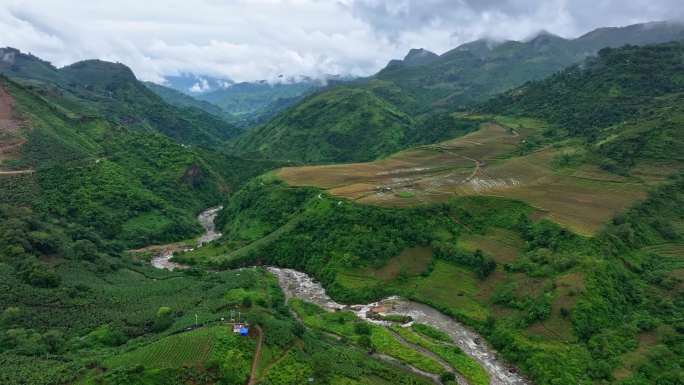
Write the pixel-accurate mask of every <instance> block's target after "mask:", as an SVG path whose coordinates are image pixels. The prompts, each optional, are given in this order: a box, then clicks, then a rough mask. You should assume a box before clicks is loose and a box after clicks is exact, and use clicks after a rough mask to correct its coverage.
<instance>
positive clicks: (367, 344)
mask: <svg viewBox="0 0 684 385" xmlns="http://www.w3.org/2000/svg"><path fill="white" fill-rule="evenodd" d="M358 342H359V346H361V347H362V348H364V349H366V350H367V351H368V353H373V352H375V346H373V341H372V340H371V338H370V336H368V335H362V336H361V337H359V340H358Z"/></svg>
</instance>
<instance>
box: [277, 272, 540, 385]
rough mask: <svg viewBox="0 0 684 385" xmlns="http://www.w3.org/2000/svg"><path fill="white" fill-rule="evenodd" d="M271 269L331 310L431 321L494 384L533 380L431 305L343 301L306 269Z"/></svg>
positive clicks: (289, 294)
mask: <svg viewBox="0 0 684 385" xmlns="http://www.w3.org/2000/svg"><path fill="white" fill-rule="evenodd" d="M268 271H270V272H271V273H272V274H274V275H275V276H277V277H278V282H279V283H280V287H281V288H282V289H283V291H284V292H285V296H286V298H299V299H302V300H305V301H308V302H312V303H315V304H316V305H318V306H321V307H322V308H324V309H326V310H329V311H335V310H340V309H344V310H350V311H353V312H354V313H356V315H357V316H358V317H359V318H362V319H364V320H366V321H368V322H373V323H379V324H386V322H385V321H377V320H373V319H369V318H368V317H367V316H366V314H367V312H368V310H370V309H382V314H386V315H408V316H410V317H411V318H412V319H413V320H414V321H415V322H419V323H423V324H426V325H430V326H432V327H434V328H437V329H440V330H442V331H444V332H445V333H447V334H448V335H449V336H450V337H451V338H452V339H453V341H454V343H455V344H456V345H457V346H458V347H459V348H461V350H463V351H464V352H465V353H466V354H468V355H469V356H471V357H473V358H474V359H475V360H476V361H477V362H478V363H480V365H482V367H483V368H484V369H485V370H486V371H487V373H489V376H490V378H491V382H490V384H491V385H528V384H531V382H529V381H528V380H526V379H525V378H523V377H522V376H520V375H519V374H517V373H516V372H515V371H514V370H513V369H512V368H511V367H510V366H508V365H507V364H506V363H504V362H503V361H502V360H500V359H499V358H498V357H497V354H496V351H495V350H494V349H492V348H491V347H489V346H488V345H487V344H486V343H485V342H484V340H483V338H481V337H480V336H479V335H478V334H477V333H475V332H474V331H472V330H470V329H469V328H467V327H465V326H464V325H462V324H461V323H459V322H457V321H455V320H454V319H452V318H450V317H447V316H445V315H444V314H442V313H440V312H439V311H437V310H435V309H433V308H432V307H430V306H427V305H424V304H421V303H418V302H413V301H409V300H406V299H404V298H400V297H396V296H393V297H388V298H385V299H383V300H381V301H378V302H374V303H370V304H366V305H351V306H349V305H342V304H339V303H337V302H335V301H333V300H332V299H331V298H330V297H328V295H327V294H326V293H325V289H323V287H322V286H321V285H320V284H319V283H317V282H315V281H314V280H313V279H311V277H309V276H308V275H307V274H305V273H302V272H299V271H295V270H291V269H282V268H277V267H269V268H268Z"/></svg>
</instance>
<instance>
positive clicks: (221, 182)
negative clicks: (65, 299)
mask: <svg viewBox="0 0 684 385" xmlns="http://www.w3.org/2000/svg"><path fill="white" fill-rule="evenodd" d="M0 87H2V88H3V90H4V91H5V92H7V93H8V94H9V97H8V99H5V100H4V102H6V103H11V109H12V110H13V111H12V112H11V113H12V114H13V115H14V116H15V118H16V119H17V120H18V121H19V122H21V126H22V127H21V130H20V131H18V132H14V133H13V134H12V136H11V137H8V139H7V140H11V141H17V142H18V143H19V144H20V149H19V151H20V152H19V153H18V154H17V156H16V158H15V159H11V160H7V161H6V162H5V163H6V165H5V167H10V168H12V169H15V170H19V171H21V170H28V171H30V172H31V173H29V174H25V175H23V174H20V175H7V176H1V177H2V178H3V179H4V180H5V181H6V183H7V184H8V185H7V186H6V187H7V188H13V187H16V188H19V186H15V184H14V182H13V178H26V179H29V180H30V181H31V182H32V183H31V184H30V185H28V186H21V187H23V188H28V189H30V190H33V191H32V192H31V194H29V195H30V198H22V197H18V196H14V195H13V194H14V192H12V191H7V190H5V191H4V192H5V194H8V195H5V196H3V197H2V201H3V202H4V203H9V204H14V203H17V201H15V199H17V200H18V201H23V200H26V199H29V200H30V203H31V204H32V205H34V206H35V207H36V208H37V209H38V210H39V211H41V212H43V213H46V214H50V215H56V216H58V217H62V218H65V219H67V220H70V221H74V222H77V223H79V224H81V225H82V226H84V227H88V228H91V229H92V230H94V231H96V232H97V233H98V234H100V235H101V236H103V237H105V238H107V239H110V240H117V241H121V242H122V244H124V245H127V246H133V245H146V244H149V243H154V242H168V241H172V240H177V239H182V238H185V237H188V236H191V235H194V234H196V233H197V232H198V231H199V227H198V225H197V224H196V222H195V215H196V214H197V213H198V212H199V211H201V210H202V209H204V208H206V207H208V206H209V205H211V204H215V203H217V202H219V201H220V200H221V199H222V198H223V197H224V196H225V194H227V193H228V192H230V191H231V190H232V189H233V188H235V187H237V186H238V185H239V183H241V182H242V181H243V180H244V178H246V177H248V176H250V175H256V174H258V173H260V172H263V171H264V170H265V169H268V168H269V167H272V166H271V164H270V163H269V162H252V161H250V162H246V161H243V160H241V159H238V158H234V157H230V156H227V155H223V154H219V153H213V152H211V151H210V150H203V149H194V148H189V147H187V146H184V145H182V144H179V143H177V142H174V141H173V140H171V139H170V138H168V137H166V136H164V135H161V134H158V133H153V132H150V133H146V132H140V131H137V130H131V129H129V128H127V127H124V126H121V125H119V124H117V123H115V122H111V121H109V120H107V119H105V118H99V117H92V116H84V115H81V112H82V111H81V110H76V111H70V110H66V109H65V107H64V105H65V104H66V103H64V104H55V103H53V101H54V100H55V98H57V97H58V95H52V96H51V97H50V98H46V97H44V96H42V94H41V93H39V92H40V91H36V90H35V89H33V88H31V87H27V86H23V85H21V84H19V83H17V82H15V81H13V80H10V79H7V78H3V79H2V84H0ZM22 142H25V143H23V144H22ZM17 183H20V184H25V183H26V182H24V181H22V182H17ZM20 195H21V194H20Z"/></svg>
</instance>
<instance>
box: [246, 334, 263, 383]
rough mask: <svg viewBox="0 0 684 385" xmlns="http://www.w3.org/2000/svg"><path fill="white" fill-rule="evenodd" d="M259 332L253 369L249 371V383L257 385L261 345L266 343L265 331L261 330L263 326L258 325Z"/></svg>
mask: <svg viewBox="0 0 684 385" xmlns="http://www.w3.org/2000/svg"><path fill="white" fill-rule="evenodd" d="M256 331H257V334H259V340H258V341H257V346H256V350H255V351H254V359H253V360H252V370H251V371H250V373H249V381H248V382H247V385H255V384H256V381H257V378H256V371H257V366H259V360H260V359H261V345H262V344H263V343H264V331H263V330H261V326H259V325H257V326H256Z"/></svg>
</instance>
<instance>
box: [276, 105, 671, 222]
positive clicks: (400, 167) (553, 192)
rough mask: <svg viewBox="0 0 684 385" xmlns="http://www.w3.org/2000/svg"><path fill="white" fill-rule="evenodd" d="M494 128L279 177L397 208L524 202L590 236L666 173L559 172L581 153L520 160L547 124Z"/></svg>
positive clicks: (589, 168)
mask: <svg viewBox="0 0 684 385" xmlns="http://www.w3.org/2000/svg"><path fill="white" fill-rule="evenodd" d="M496 121H497V122H500V123H502V124H498V123H487V124H483V125H482V126H481V128H480V130H478V131H475V132H472V133H470V134H468V135H465V136H463V137H460V138H457V139H453V140H449V141H446V142H442V143H439V144H435V145H428V146H421V147H416V148H413V149H409V150H405V151H401V152H398V153H396V154H394V155H392V156H390V157H388V158H385V159H381V160H377V161H374V162H369V163H351V164H335V165H323V166H305V167H287V168H283V169H281V170H279V171H278V172H277V175H278V176H279V177H280V178H282V179H283V180H285V181H286V182H287V183H289V184H291V185H296V186H315V187H319V188H323V189H325V190H327V192H329V193H330V194H333V195H337V196H340V197H344V198H348V199H352V200H355V201H358V202H361V203H366V204H375V205H384V206H393V207H407V206H415V205H420V204H424V203H434V202H443V201H446V200H448V199H450V198H452V197H455V196H468V195H490V196H500V197H506V198H513V199H519V200H522V201H525V202H527V203H528V204H530V205H531V206H533V207H535V208H536V209H538V210H539V215H538V217H544V218H548V219H551V220H553V221H555V222H557V223H559V224H561V225H564V226H567V227H569V228H570V229H571V230H573V231H575V232H577V233H579V234H583V235H592V234H594V233H596V231H598V230H599V229H600V228H601V226H602V225H603V224H604V223H605V222H606V221H607V220H608V219H609V218H611V217H612V216H613V215H615V214H616V213H617V212H620V211H622V210H624V209H625V208H627V207H629V206H630V205H631V204H633V203H634V202H635V201H637V200H639V199H642V198H644V197H645V196H646V192H647V188H648V186H647V184H648V183H651V182H658V181H659V180H660V179H658V175H660V176H661V177H662V175H664V173H666V172H667V170H660V171H658V170H655V169H653V168H648V167H646V166H645V167H644V169H643V171H642V174H643V175H642V176H643V177H644V178H641V177H639V176H638V175H637V176H635V177H631V178H626V177H622V176H619V175H615V174H611V173H608V172H606V171H603V170H601V169H600V168H598V167H596V166H595V165H591V164H583V165H578V166H573V167H558V166H557V165H556V164H555V163H556V159H557V158H558V157H560V156H562V155H563V154H566V153H568V152H575V151H581V148H577V147H572V146H570V147H565V148H553V147H547V148H542V149H541V150H538V151H535V152H532V153H528V154H526V155H522V156H520V155H516V150H517V149H518V147H519V145H521V144H522V143H523V142H524V141H525V140H526V138H527V137H528V136H529V135H531V134H532V133H534V132H536V131H537V130H539V129H541V128H542V127H543V124H542V123H540V122H539V121H536V120H530V119H516V118H509V117H497V118H496ZM503 124H505V125H503ZM644 182H647V183H644Z"/></svg>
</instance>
